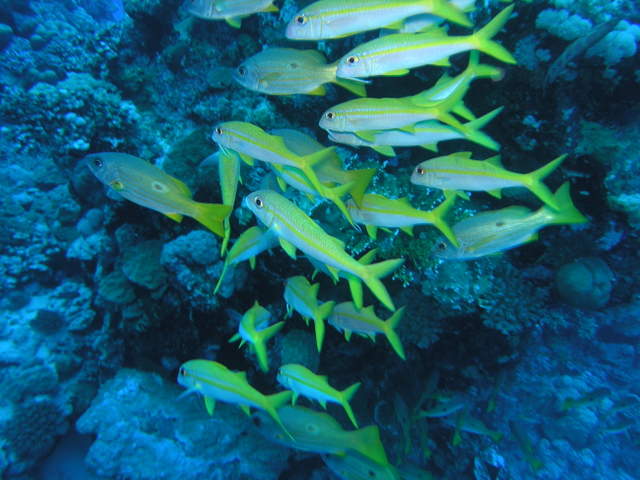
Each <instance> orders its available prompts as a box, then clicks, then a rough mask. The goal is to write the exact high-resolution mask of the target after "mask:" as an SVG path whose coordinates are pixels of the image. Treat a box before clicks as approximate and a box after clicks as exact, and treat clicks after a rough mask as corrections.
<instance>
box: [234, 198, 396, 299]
mask: <svg viewBox="0 0 640 480" xmlns="http://www.w3.org/2000/svg"><path fill="white" fill-rule="evenodd" d="M244 205H245V206H246V207H247V208H248V209H249V210H251V211H252V212H253V213H254V215H255V216H256V217H257V218H258V219H259V220H260V221H261V222H262V223H263V224H264V225H265V226H266V227H267V228H269V229H270V230H272V231H273V232H274V233H275V234H276V235H278V238H279V240H280V246H282V248H283V249H284V250H285V252H287V254H288V255H289V256H290V257H292V258H296V249H299V250H301V251H302V252H304V253H306V254H307V255H308V256H309V257H313V258H315V259H316V260H318V261H320V262H322V263H324V264H325V265H326V266H327V269H328V270H329V272H330V273H331V275H332V277H333V278H334V280H337V279H338V277H339V275H342V276H344V277H346V278H347V279H348V281H349V287H350V288H351V295H352V296H353V301H354V303H355V304H356V306H358V308H360V307H362V284H361V281H362V282H364V283H365V285H367V287H369V290H371V292H372V293H373V294H374V295H375V296H376V297H377V298H378V300H380V302H382V304H383V305H384V306H385V307H387V308H388V309H389V310H395V307H394V305H393V300H392V299H391V296H390V295H389V292H387V289H386V288H385V286H384V284H383V283H382V282H381V281H380V278H382V277H384V276H386V275H388V274H390V273H391V272H393V271H394V270H396V269H397V268H398V267H399V266H400V265H402V263H403V261H404V260H403V259H393V260H385V261H383V262H379V263H374V264H371V265H365V264H363V263H360V262H358V261H357V260H356V259H355V258H353V257H351V256H350V255H349V254H348V253H347V252H346V251H345V250H344V242H342V241H340V240H338V239H337V238H335V237H332V236H331V235H329V234H327V232H325V231H324V230H323V229H322V227H320V225H318V224H317V223H316V222H314V221H313V220H312V219H311V218H309V216H308V215H307V214H306V213H304V211H302V210H301V209H300V208H298V207H297V206H296V205H295V204H293V203H291V202H290V201H289V200H287V199H286V198H285V197H283V196H282V195H280V194H279V193H277V192H274V191H273V190H258V191H256V192H253V193H250V194H249V195H247V196H246V197H245V200H244Z"/></svg>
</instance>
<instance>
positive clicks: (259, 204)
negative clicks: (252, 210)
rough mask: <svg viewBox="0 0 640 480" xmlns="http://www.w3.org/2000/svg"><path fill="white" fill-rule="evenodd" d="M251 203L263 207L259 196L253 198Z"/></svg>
mask: <svg viewBox="0 0 640 480" xmlns="http://www.w3.org/2000/svg"><path fill="white" fill-rule="evenodd" d="M253 203H255V204H256V207H258V208H262V207H264V202H263V201H262V199H261V198H260V197H256V198H254V199H253Z"/></svg>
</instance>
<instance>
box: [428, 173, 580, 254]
mask: <svg viewBox="0 0 640 480" xmlns="http://www.w3.org/2000/svg"><path fill="white" fill-rule="evenodd" d="M569 188H570V186H569V182H566V183H564V184H563V185H562V186H561V187H560V188H559V189H558V190H557V191H556V193H555V195H554V197H555V201H556V202H557V204H558V210H557V211H556V210H553V209H551V208H549V207H547V206H546V205H545V206H543V207H542V208H540V209H539V210H537V211H535V212H532V211H531V210H529V209H528V208H526V207H521V206H512V207H507V208H503V209H500V210H492V211H489V212H481V213H478V214H476V215H474V216H472V217H469V218H465V219H464V220H461V221H460V222H458V223H457V224H455V225H454V226H453V233H454V234H455V236H456V238H457V239H458V244H459V246H458V247H457V248H452V247H446V246H443V247H444V250H443V251H442V252H441V253H439V256H440V257H442V258H446V259H458V260H466V259H470V258H478V257H483V256H485V255H493V254H495V253H498V252H502V251H504V250H508V249H510V248H514V247H517V246H519V245H522V244H524V243H527V242H532V241H534V240H537V238H538V230H540V229H541V228H544V227H546V226H548V225H564V224H571V223H585V222H587V219H586V218H585V217H584V216H583V215H582V214H581V213H580V212H579V211H578V210H577V209H576V208H575V207H574V205H573V202H572V201H571V195H570V192H569Z"/></svg>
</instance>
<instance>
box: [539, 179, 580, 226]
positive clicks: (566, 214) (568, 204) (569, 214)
mask: <svg viewBox="0 0 640 480" xmlns="http://www.w3.org/2000/svg"><path fill="white" fill-rule="evenodd" d="M570 188H571V184H570V183H569V182H564V183H563V184H562V185H561V186H560V188H558V190H556V193H554V195H553V199H554V201H555V202H556V203H557V205H558V210H557V211H554V210H551V209H550V208H549V207H547V206H544V207H542V208H543V209H546V210H548V212H549V216H550V217H551V219H550V220H549V222H548V224H549V225H559V224H569V223H586V222H588V221H589V220H588V219H587V217H585V216H584V215H582V213H580V211H579V210H578V209H577V208H576V207H575V205H574V204H573V200H571V191H570Z"/></svg>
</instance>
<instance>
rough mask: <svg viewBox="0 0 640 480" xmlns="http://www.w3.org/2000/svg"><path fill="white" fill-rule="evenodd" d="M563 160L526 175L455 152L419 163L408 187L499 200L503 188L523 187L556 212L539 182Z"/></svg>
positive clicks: (494, 160) (494, 161)
mask: <svg viewBox="0 0 640 480" xmlns="http://www.w3.org/2000/svg"><path fill="white" fill-rule="evenodd" d="M566 157H567V156H566V155H560V156H559V157H557V158H555V159H554V160H552V161H550V162H549V163H547V164H546V165H544V166H543V167H541V168H539V169H538V170H535V171H533V172H530V173H516V172H510V171H509V170H506V169H505V168H504V167H503V166H502V164H501V163H500V157H499V156H496V157H491V158H489V159H487V160H484V161H480V160H473V159H472V158H471V152H458V153H453V154H451V155H447V156H444V157H437V158H432V159H430V160H426V161H424V162H422V163H420V164H419V165H418V166H416V168H415V169H414V170H413V173H412V175H411V183H413V184H415V185H420V186H423V187H430V188H439V189H441V190H470V191H474V192H477V191H485V192H488V193H490V194H491V195H493V196H495V197H497V198H500V196H501V192H500V191H501V189H503V188H511V187H524V188H527V189H528V190H529V191H530V192H531V193H533V194H534V195H536V196H537V197H538V198H539V199H540V200H542V201H543V202H544V203H545V204H547V205H548V206H550V207H551V208H553V209H555V210H558V208H559V205H558V202H557V200H556V198H555V197H554V195H553V193H551V191H550V190H549V189H548V188H547V186H546V185H545V184H544V183H542V180H543V179H544V178H545V177H547V176H548V175H549V174H551V172H553V171H554V170H555V169H556V168H558V167H559V166H560V164H561V163H562V161H563V160H564V159H565V158H566Z"/></svg>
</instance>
